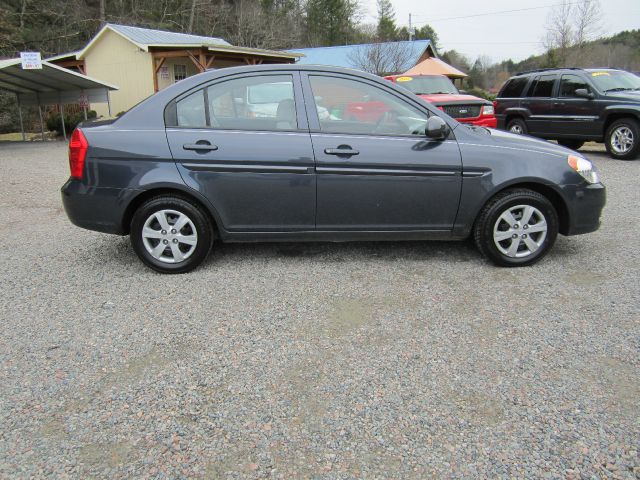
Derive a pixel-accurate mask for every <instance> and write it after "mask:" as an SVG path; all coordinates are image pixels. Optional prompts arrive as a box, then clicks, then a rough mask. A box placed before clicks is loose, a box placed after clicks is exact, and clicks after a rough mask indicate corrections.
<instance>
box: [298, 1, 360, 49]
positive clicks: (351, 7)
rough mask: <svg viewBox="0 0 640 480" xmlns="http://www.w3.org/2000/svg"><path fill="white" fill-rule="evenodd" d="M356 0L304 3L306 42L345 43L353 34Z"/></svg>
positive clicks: (316, 43) (310, 44)
mask: <svg viewBox="0 0 640 480" xmlns="http://www.w3.org/2000/svg"><path fill="white" fill-rule="evenodd" d="M357 8H358V2H357V1H356V0H308V1H307V3H306V7H305V11H306V31H307V38H306V42H305V43H306V44H308V45H309V46H321V45H323V46H330V45H346V44H348V43H349V42H350V41H351V39H352V38H354V36H355V33H354V31H355V26H356V21H355V15H356V11H357Z"/></svg>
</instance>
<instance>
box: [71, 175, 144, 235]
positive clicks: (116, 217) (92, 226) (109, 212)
mask: <svg viewBox="0 0 640 480" xmlns="http://www.w3.org/2000/svg"><path fill="white" fill-rule="evenodd" d="M60 193H61V194H62V205H63V206H64V210H65V212H66V214H67V217H69V220H71V223H73V224H74V225H77V226H78V227H82V228H86V229H87V230H95V231H97V232H103V233H113V234H116V235H125V234H126V233H127V232H126V230H125V226H124V217H125V212H126V209H127V205H129V204H130V202H131V200H132V199H133V198H134V197H135V195H136V194H137V193H139V191H138V190H133V189H127V188H105V187H91V186H88V185H85V184H83V183H82V181H81V180H76V179H73V178H70V179H69V180H67V182H66V183H65V184H64V185H63V186H62V189H61V190H60Z"/></svg>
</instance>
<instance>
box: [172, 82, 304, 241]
mask: <svg viewBox="0 0 640 480" xmlns="http://www.w3.org/2000/svg"><path fill="white" fill-rule="evenodd" d="M299 78H300V76H299V74H298V73H297V72H291V71H287V72H281V73H279V72H267V73H264V72H263V73H259V74H255V73H254V74H245V75H239V76H233V77H226V78H223V79H219V80H217V81H215V82H214V83H212V84H209V85H207V86H206V87H205V88H200V89H198V90H196V91H190V92H187V93H186V94H184V95H183V96H181V97H178V98H177V99H176V101H175V103H174V104H173V105H170V106H169V108H168V110H169V113H168V114H167V129H166V132H167V139H168V140H169V146H170V148H171V152H172V154H173V157H174V159H175V160H176V162H177V163H178V168H179V170H180V173H181V174H182V176H183V178H184V180H185V182H186V183H187V184H188V185H189V186H190V187H192V188H194V189H196V190H198V191H199V192H201V193H202V194H203V195H204V196H205V197H206V198H208V199H209V201H210V202H211V203H212V205H213V206H214V208H215V209H216V210H217V212H218V214H219V216H220V218H221V220H222V223H223V226H224V228H225V229H227V230H230V231H291V230H313V229H314V228H315V208H316V185H315V173H314V159H313V150H312V148H311V139H310V136H309V130H308V124H307V119H306V113H305V110H304V104H303V101H302V91H301V87H300V80H299ZM171 109H173V110H172V111H171Z"/></svg>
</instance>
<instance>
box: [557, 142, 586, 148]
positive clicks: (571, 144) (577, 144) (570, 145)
mask: <svg viewBox="0 0 640 480" xmlns="http://www.w3.org/2000/svg"><path fill="white" fill-rule="evenodd" d="M558 144H559V145H562V146H563V147H567V148H570V149H571V150H578V149H579V148H580V147H581V146H583V145H584V142H583V141H582V140H558Z"/></svg>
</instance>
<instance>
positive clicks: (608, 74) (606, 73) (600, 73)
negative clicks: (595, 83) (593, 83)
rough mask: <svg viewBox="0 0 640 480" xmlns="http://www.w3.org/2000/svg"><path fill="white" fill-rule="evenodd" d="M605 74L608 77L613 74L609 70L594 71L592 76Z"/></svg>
mask: <svg viewBox="0 0 640 480" xmlns="http://www.w3.org/2000/svg"><path fill="white" fill-rule="evenodd" d="M603 75H605V76H607V77H610V76H611V74H610V73H609V72H593V73H592V74H591V76H592V77H601V76H603Z"/></svg>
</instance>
